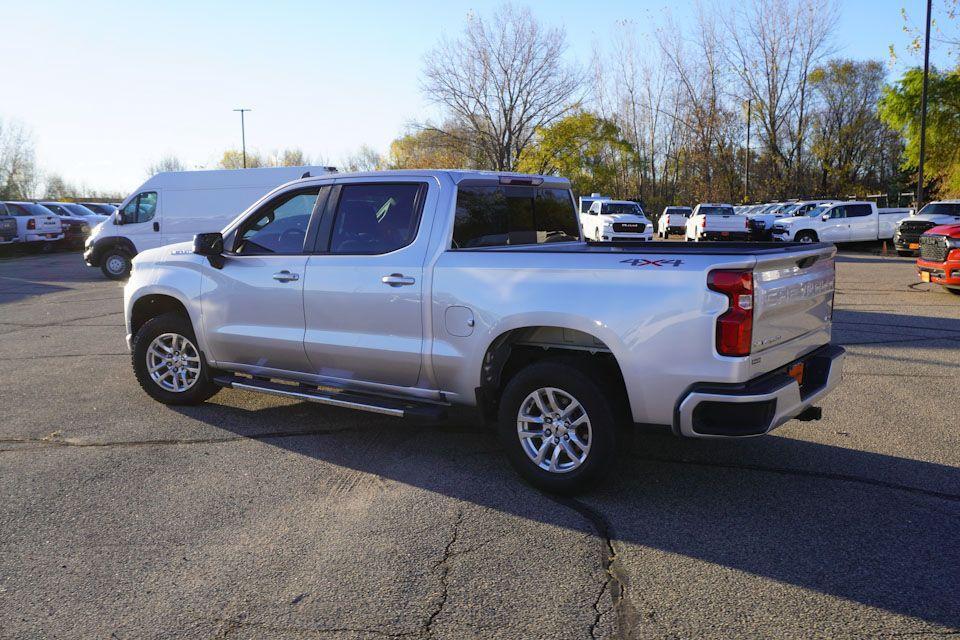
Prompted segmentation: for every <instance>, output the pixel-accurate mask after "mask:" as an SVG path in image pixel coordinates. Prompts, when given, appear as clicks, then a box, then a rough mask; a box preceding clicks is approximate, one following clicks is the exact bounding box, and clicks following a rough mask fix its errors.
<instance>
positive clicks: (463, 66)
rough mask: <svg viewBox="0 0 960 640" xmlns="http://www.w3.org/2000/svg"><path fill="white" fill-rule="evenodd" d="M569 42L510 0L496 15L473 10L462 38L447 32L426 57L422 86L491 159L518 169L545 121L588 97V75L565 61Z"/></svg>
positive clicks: (503, 166) (504, 167)
mask: <svg viewBox="0 0 960 640" xmlns="http://www.w3.org/2000/svg"><path fill="white" fill-rule="evenodd" d="M566 48H567V40H566V34H565V32H564V31H563V30H562V29H549V28H544V27H543V26H541V25H540V23H539V22H537V21H536V20H535V19H534V17H533V16H532V15H531V14H530V11H529V10H528V9H525V8H521V9H518V8H515V7H513V6H511V5H504V6H502V7H500V8H499V9H498V10H497V11H496V14H495V16H494V18H493V19H492V20H489V21H487V20H484V19H483V18H480V17H477V16H474V15H471V16H469V17H468V20H467V25H466V27H465V28H464V30H463V33H462V34H461V35H460V37H459V38H456V39H454V40H449V39H446V38H444V39H443V40H441V42H440V44H439V45H438V46H437V47H436V48H434V49H433V50H432V51H431V52H430V53H429V54H428V55H427V57H426V60H425V66H424V71H423V75H424V78H423V83H422V90H423V92H424V94H425V95H426V97H427V98H428V99H430V100H431V101H432V102H434V103H435V104H438V105H440V106H441V107H442V108H443V110H444V111H445V113H444V119H445V121H450V122H451V123H453V124H454V125H455V126H456V127H457V128H458V129H459V130H464V131H467V132H469V134H470V136H471V138H472V140H471V141H470V142H471V143H472V144H474V145H476V146H477V148H478V150H479V152H480V154H481V156H482V157H483V158H484V160H485V163H486V164H488V165H489V166H490V167H491V168H494V169H497V170H510V169H512V168H513V167H514V165H515V164H516V162H517V160H518V159H519V157H520V155H521V154H522V153H523V150H524V149H525V148H526V147H527V146H528V145H529V144H530V142H531V139H532V138H533V135H534V132H535V131H536V130H537V129H538V128H541V127H544V126H546V125H549V124H550V123H552V122H553V121H555V120H556V119H557V118H560V117H561V116H563V115H564V114H566V113H567V112H569V111H570V110H571V109H573V108H575V107H577V106H579V104H580V102H581V100H582V98H583V90H584V86H585V75H584V74H583V72H582V71H581V70H580V69H578V68H577V67H575V66H573V65H569V64H567V63H565V61H564V52H565V51H566ZM436 128H437V129H438V130H439V131H441V132H442V133H443V134H444V135H447V136H451V137H455V136H459V135H460V134H459V133H458V131H455V130H449V129H447V128H446V127H436Z"/></svg>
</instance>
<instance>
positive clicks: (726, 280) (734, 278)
mask: <svg viewBox="0 0 960 640" xmlns="http://www.w3.org/2000/svg"><path fill="white" fill-rule="evenodd" d="M707 286H708V287H710V289H711V290H713V291H717V292H719V293H722V294H723V295H725V296H727V300H729V301H730V308H729V309H727V310H726V311H725V312H724V313H723V315H721V316H720V317H719V318H717V353H719V354H720V355H722V356H748V355H750V343H751V341H752V340H753V271H751V270H749V269H746V270H740V269H737V270H729V271H728V270H721V271H711V272H710V274H709V275H708V276H707Z"/></svg>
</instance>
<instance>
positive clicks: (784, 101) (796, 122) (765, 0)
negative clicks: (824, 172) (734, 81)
mask: <svg viewBox="0 0 960 640" xmlns="http://www.w3.org/2000/svg"><path fill="white" fill-rule="evenodd" d="M720 15H721V16H722V20H723V24H724V26H725V27H726V34H725V37H724V39H723V41H724V43H725V44H726V46H725V47H724V53H725V56H726V59H727V61H728V62H729V65H730V68H731V69H732V70H733V71H734V73H736V75H737V76H738V80H739V85H740V97H741V98H742V99H749V100H751V101H752V102H753V108H754V111H755V113H756V114H757V120H758V121H759V123H760V125H761V126H760V131H759V133H760V137H761V140H762V142H763V144H764V145H765V147H766V149H765V150H766V153H767V154H768V155H769V159H770V161H771V164H772V168H773V174H774V175H773V176H772V178H773V179H775V180H777V181H781V182H782V181H787V182H788V183H789V184H792V185H796V184H797V183H798V182H799V178H800V176H799V173H800V171H802V168H803V167H802V163H803V161H804V157H803V153H804V151H805V144H806V142H807V134H808V130H809V127H810V115H809V111H810V104H809V91H810V83H809V80H808V79H809V76H810V72H811V71H813V69H814V67H816V65H817V64H818V63H819V62H820V61H821V60H823V59H824V58H825V57H826V56H827V55H828V54H829V52H830V50H829V42H830V38H831V35H832V34H833V31H834V29H835V28H836V24H837V9H836V5H835V3H834V0H752V1H751V2H749V3H747V5H746V8H745V9H744V10H742V11H736V10H733V11H728V12H724V13H721V14H720ZM782 188H783V187H782V186H781V190H782Z"/></svg>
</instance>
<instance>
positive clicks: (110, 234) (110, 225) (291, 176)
mask: <svg viewBox="0 0 960 640" xmlns="http://www.w3.org/2000/svg"><path fill="white" fill-rule="evenodd" d="M331 171H335V169H333V168H332V167H314V166H304V167H268V168H260V169H223V170H214V171H170V172H164V173H158V174H156V175H155V176H153V177H152V178H150V179H149V180H147V181H146V182H144V183H143V184H142V185H141V186H140V188H139V189H137V190H136V191H134V192H133V193H132V194H131V195H130V196H129V197H127V198H126V199H125V200H124V201H123V203H121V205H120V208H119V210H118V211H117V213H116V214H114V215H113V216H112V217H111V218H110V219H109V220H106V221H104V222H103V223H102V224H100V225H98V226H97V227H96V228H94V230H93V232H92V233H91V234H90V236H89V237H88V238H87V242H86V246H85V249H84V253H83V258H84V261H86V263H87V264H88V265H90V266H91V267H100V269H101V271H103V274H104V275H105V276H107V277H108V278H111V279H114V280H119V279H121V278H125V277H127V275H128V274H129V273H130V260H131V259H132V258H133V256H135V255H137V254H138V253H140V252H141V251H145V250H147V249H153V248H154V247H159V246H161V245H165V244H173V243H175V242H185V241H189V240H193V236H194V235H196V234H198V233H207V232H212V231H220V230H221V229H223V228H224V227H226V226H227V225H228V224H229V223H230V221H232V220H233V219H234V218H236V217H237V216H238V215H240V214H241V213H243V212H244V211H246V210H247V208H249V207H250V205H252V204H253V203H255V202H257V201H258V200H259V199H260V198H262V197H263V196H264V195H266V194H267V193H269V192H270V191H272V190H273V189H275V188H276V187H278V186H280V185H282V184H285V183H287V182H290V181H291V180H297V179H299V178H303V177H309V176H318V175H322V174H325V173H330V172H331Z"/></svg>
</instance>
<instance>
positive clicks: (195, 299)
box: [123, 255, 209, 352]
mask: <svg viewBox="0 0 960 640" xmlns="http://www.w3.org/2000/svg"><path fill="white" fill-rule="evenodd" d="M181 257H182V258H185V260H176V259H175V260H173V261H165V262H157V263H152V264H149V265H143V264H140V263H136V266H135V268H134V270H133V272H132V273H131V274H130V279H129V280H128V281H127V284H126V286H125V287H124V290H123V291H124V304H123V316H124V323H125V325H126V327H127V345H128V347H129V346H130V345H131V344H132V340H133V335H132V328H131V327H132V323H131V319H132V315H133V308H134V306H135V305H136V303H137V301H138V300H141V299H143V298H145V297H146V296H167V297H170V298H173V299H174V300H176V301H177V302H179V303H180V304H181V305H182V306H183V307H184V309H186V310H187V315H188V316H189V318H190V324H191V325H192V326H193V331H194V333H195V334H196V338H197V341H198V343H199V344H198V345H197V346H198V347H199V348H200V349H201V350H202V351H204V352H208V351H209V350H208V348H207V344H206V336H205V332H204V331H203V318H202V316H201V312H200V295H201V291H202V284H203V274H202V271H201V269H202V260H201V259H200V257H199V256H193V255H191V256H173V258H181Z"/></svg>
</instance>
